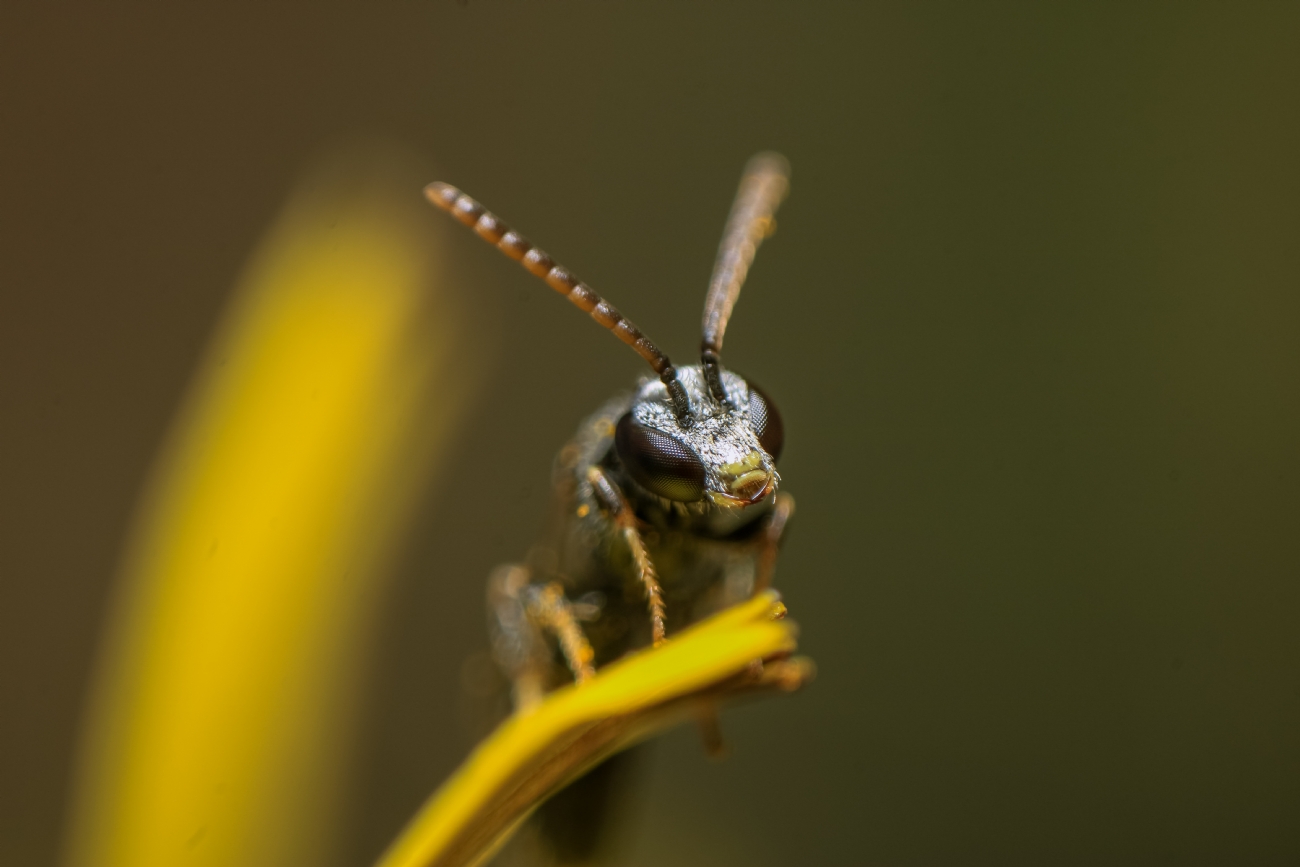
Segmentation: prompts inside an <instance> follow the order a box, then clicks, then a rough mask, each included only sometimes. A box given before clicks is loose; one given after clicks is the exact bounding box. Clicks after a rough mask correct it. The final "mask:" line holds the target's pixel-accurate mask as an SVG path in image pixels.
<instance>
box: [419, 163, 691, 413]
mask: <svg viewBox="0 0 1300 867" xmlns="http://www.w3.org/2000/svg"><path fill="white" fill-rule="evenodd" d="M424 195H425V197H426V198H427V199H428V200H429V201H431V202H433V203H434V204H435V205H437V206H438V207H439V208H442V209H443V210H444V211H447V212H449V213H450V214H451V215H452V216H453V217H455V218H456V219H457V220H460V221H461V222H462V223H464V224H465V225H466V226H469V227H470V228H471V229H473V230H474V231H475V232H476V233H478V236H479V237H480V238H482V239H483V240H485V241H487V242H488V243H491V244H495V245H496V248H497V249H498V250H500V251H501V252H502V253H505V254H506V255H507V256H509V257H510V258H511V259H514V260H515V261H516V262H518V263H519V264H521V265H523V266H524V268H525V269H526V270H527V271H528V273H530V274H532V275H533V276H534V277H541V278H542V279H543V280H545V281H546V285H547V286H550V287H551V288H552V289H554V290H555V291H556V292H559V293H560V294H561V295H564V296H565V297H566V298H568V299H569V300H570V301H572V302H573V303H574V304H575V305H576V306H578V307H579V308H581V309H583V310H585V311H586V312H588V313H590V314H591V318H592V319H595V320H596V321H597V322H599V323H600V324H601V325H603V326H605V327H606V328H608V329H609V330H610V331H612V332H614V336H615V337H617V338H618V339H619V340H621V341H623V342H624V343H626V344H627V345H628V346H630V347H632V348H633V349H635V350H636V352H637V354H638V355H640V356H641V357H642V358H644V359H645V360H646V361H648V362H649V363H650V366H651V367H652V368H654V372H655V373H657V374H659V379H660V380H662V381H663V384H664V386H665V387H666V388H667V389H668V397H669V398H670V399H671V400H672V404H673V414H674V415H676V416H677V419H678V421H680V422H682V424H689V423H690V419H691V405H690V402H689V401H688V400H687V398H686V389H685V388H683V387H682V384H681V382H680V381H679V380H678V379H677V370H676V369H675V368H674V367H673V364H672V362H671V361H669V360H668V356H667V355H664V353H663V352H662V351H661V350H660V349H659V347H657V346H655V345H654V343H653V342H651V340H650V338H649V337H646V336H645V335H644V334H642V333H641V332H640V330H639V329H637V327H636V326H635V325H633V324H632V323H631V322H630V321H628V320H627V319H626V318H624V316H623V314H622V313H619V312H618V311H617V310H615V309H614V305H613V304H610V303H609V302H608V301H606V300H605V299H604V298H601V297H600V296H599V295H597V294H596V293H595V292H594V291H593V290H592V288H591V287H590V286H588V285H587V284H586V283H583V282H582V281H581V280H579V279H578V278H577V277H575V276H574V275H573V274H572V273H570V272H569V270H568V269H566V268H563V267H561V266H560V265H557V264H556V263H555V260H554V259H552V258H551V257H550V256H548V255H546V253H544V252H542V250H541V249H540V248H538V247H534V246H533V245H532V243H531V242H530V241H528V239H526V238H525V237H524V236H523V235H520V234H519V233H518V232H516V231H515V230H514V229H512V228H510V227H509V226H507V225H506V224H505V223H503V222H501V220H500V219H499V218H498V217H497V215H496V214H494V213H492V212H491V211H489V210H487V209H486V208H484V207H483V206H482V205H480V204H479V203H478V202H476V201H474V200H473V199H471V198H470V197H469V196H467V195H465V194H464V193H462V192H461V191H460V190H458V189H456V188H455V187H453V186H452V185H451V184H444V183H442V182H440V181H439V182H435V183H432V184H429V186H427V187H425V188H424Z"/></svg>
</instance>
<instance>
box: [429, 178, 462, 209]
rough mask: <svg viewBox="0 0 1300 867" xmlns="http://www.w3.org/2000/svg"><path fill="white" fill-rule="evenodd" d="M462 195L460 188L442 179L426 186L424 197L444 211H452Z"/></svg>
mask: <svg viewBox="0 0 1300 867" xmlns="http://www.w3.org/2000/svg"><path fill="white" fill-rule="evenodd" d="M460 196H461V193H460V190H458V189H456V188H455V187H453V186H452V185H451V184H444V183H443V182H442V181H434V182H433V183H431V184H429V186H427V187H425V188H424V197H425V198H426V199H428V200H429V201H430V202H432V203H433V204H435V205H437V206H438V207H439V208H442V209H443V210H444V211H450V210H451V209H452V208H453V207H454V206H455V204H456V200H457V199H459V198H460Z"/></svg>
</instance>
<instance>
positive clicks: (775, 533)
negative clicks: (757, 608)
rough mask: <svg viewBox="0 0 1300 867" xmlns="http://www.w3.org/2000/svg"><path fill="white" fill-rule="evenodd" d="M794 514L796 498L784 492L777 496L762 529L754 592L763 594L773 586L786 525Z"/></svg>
mask: <svg viewBox="0 0 1300 867" xmlns="http://www.w3.org/2000/svg"><path fill="white" fill-rule="evenodd" d="M793 514H794V497H792V496H790V495H789V494H787V493H785V492H784V491H782V492H781V493H779V494H777V495H776V503H775V505H774V506H773V508H772V513H771V514H770V515H768V516H767V524H766V526H764V527H763V528H762V530H761V531H760V535H759V541H758V566H757V568H756V569H755V570H754V592H755V593H762V592H763V591H764V590H766V589H767V588H768V587H771V586H772V576H773V575H774V574H775V573H776V554H777V551H778V550H779V549H780V547H781V539H782V538H783V537H784V536H785V528H786V524H788V523H789V522H790V516H791V515H793Z"/></svg>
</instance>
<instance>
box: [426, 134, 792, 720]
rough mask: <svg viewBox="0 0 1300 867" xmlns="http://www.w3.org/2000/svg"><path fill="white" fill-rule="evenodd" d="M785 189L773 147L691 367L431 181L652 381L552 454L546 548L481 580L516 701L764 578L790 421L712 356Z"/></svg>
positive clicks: (780, 520)
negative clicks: (642, 364) (640, 362)
mask: <svg viewBox="0 0 1300 867" xmlns="http://www.w3.org/2000/svg"><path fill="white" fill-rule="evenodd" d="M788 185H789V165H788V164H787V162H786V160H785V158H784V157H781V156H780V155H778V154H773V153H761V154H758V155H757V156H755V157H753V158H752V159H751V160H750V161H749V163H748V164H747V165H746V167H745V170H744V173H743V175H742V177H741V181H740V187H739V190H738V191H737V194H736V198H735V201H734V203H733V204H732V208H731V214H730V216H729V218H728V220H727V224H726V228H725V231H724V233H723V238H722V242H721V244H720V246H719V249H718V255H717V259H716V262H715V264H714V268H713V276H712V279H711V280H710V283H709V289H708V294H707V297H706V300H705V304H704V321H703V339H702V342H701V350H700V362H699V364H692V365H686V366H683V367H675V366H674V365H673V364H672V362H671V361H669V359H668V356H667V355H665V354H664V353H663V352H662V351H661V350H660V349H659V347H658V346H657V345H656V344H655V343H653V342H652V341H651V340H650V339H649V338H648V337H646V336H645V335H644V334H643V333H642V332H641V331H640V330H639V329H637V327H636V326H634V325H633V324H632V323H631V322H630V321H628V319H627V318H626V317H624V316H623V315H622V314H621V313H619V312H618V311H617V310H616V309H615V308H614V307H613V306H612V305H610V304H609V302H607V301H605V299H603V298H602V297H601V296H599V295H597V294H596V293H595V292H594V291H593V290H592V289H591V288H590V287H589V286H587V285H586V284H585V283H583V282H581V281H580V280H579V279H578V278H577V277H575V276H574V275H573V274H572V272H570V271H569V270H567V269H566V268H564V267H562V266H560V265H558V264H556V263H555V261H554V260H553V259H552V258H551V257H550V256H548V255H547V254H546V253H544V252H543V251H542V250H541V249H539V248H537V247H535V246H533V245H532V244H531V243H530V242H529V241H527V240H526V239H525V238H524V237H523V236H521V235H520V234H519V233H517V232H515V231H514V230H513V229H511V228H509V227H508V226H506V225H505V224H504V223H503V222H502V221H501V220H500V219H499V218H498V217H497V216H496V215H495V214H492V213H491V212H489V211H487V210H486V209H485V208H484V207H483V206H482V205H480V204H479V203H478V202H476V201H475V200H474V199H472V198H470V197H469V196H467V195H465V194H464V193H462V192H461V191H460V190H458V189H456V188H455V187H452V186H450V185H448V184H444V183H434V184H430V185H429V186H428V187H426V188H425V195H426V196H427V197H428V199H429V200H430V201H431V202H433V204H435V205H437V206H438V207H440V208H442V209H443V210H446V211H448V212H450V213H451V214H452V215H453V216H454V217H456V219H458V220H459V221H460V222H462V223H464V224H465V225H467V226H470V227H471V228H473V230H474V231H475V232H476V233H477V234H478V235H479V236H480V237H482V238H483V239H484V240H486V241H488V242H489V243H491V244H493V245H495V246H496V247H497V248H498V249H499V250H501V251H502V252H503V253H505V254H506V255H507V256H509V257H510V258H512V259H514V260H516V261H518V262H519V263H520V264H522V265H523V266H524V268H525V269H527V270H528V271H529V273H531V274H533V275H534V276H537V277H540V278H542V279H543V280H544V281H545V282H546V283H547V285H549V286H550V287H551V288H552V289H554V290H556V291H557V292H559V293H561V294H563V295H565V296H566V297H567V298H568V299H569V300H570V301H571V302H573V303H574V304H575V305H577V306H578V307H579V308H581V309H582V310H584V311H586V312H587V313H589V314H590V315H591V317H592V318H593V319H595V320H596V321H597V322H598V323H600V324H601V325H602V326H604V327H605V328H607V329H609V330H610V331H611V332H613V333H614V336H616V337H617V338H618V339H619V340H621V341H622V342H623V343H625V344H627V345H628V346H630V347H631V348H632V349H633V350H635V351H636V352H637V354H638V355H640V356H641V357H642V358H643V359H645V361H646V362H648V363H649V365H650V367H651V369H652V370H653V371H654V373H655V374H657V376H656V377H645V378H644V379H642V380H641V382H640V383H639V384H638V385H637V386H636V388H635V389H634V390H632V391H631V392H630V393H627V394H624V395H620V396H618V397H616V398H614V399H612V400H610V401H609V402H608V403H606V404H605V405H604V406H603V407H601V408H600V409H599V410H597V411H596V413H595V414H594V415H592V416H591V417H590V418H588V419H587V420H586V421H584V422H583V423H582V425H581V427H580V428H579V430H578V433H577V435H576V436H575V437H574V439H573V440H572V441H571V442H569V444H568V445H566V446H565V447H564V448H563V449H562V450H561V452H560V454H559V456H558V458H557V460H556V464H555V468H554V477H553V489H554V490H553V497H552V501H553V509H552V516H551V520H550V522H549V525H548V527H547V530H546V532H545V533H544V534H543V538H542V540H541V542H540V543H539V544H538V545H536V546H535V547H534V548H533V549H532V550H531V552H530V553H529V555H528V558H527V560H526V562H524V563H521V564H513V565H508V566H503V567H500V568H499V569H497V570H496V571H495V572H494V573H493V575H492V577H491V579H490V581H489V589H488V599H489V621H490V627H491V632H492V650H493V656H494V658H495V660H496V662H497V664H498V665H499V666H500V668H501V669H502V671H503V672H504V673H505V675H506V676H507V677H508V678H509V680H510V681H511V683H512V688H513V698H514V704H515V706H516V708H526V707H528V706H530V705H532V704H534V703H536V702H538V701H540V700H541V698H542V696H543V695H544V694H545V693H546V692H547V691H549V690H551V689H554V688H556V687H558V686H561V685H563V684H565V683H570V682H573V681H576V682H577V683H579V684H581V683H582V682H584V681H586V680H588V679H589V678H591V677H592V676H593V675H594V673H595V671H596V669H597V668H598V667H599V666H601V665H604V664H606V663H608V662H610V661H613V660H614V659H617V658H618V657H620V656H622V655H623V654H625V653H626V652H628V651H629V650H632V649H634V648H637V647H642V646H646V645H658V644H660V643H662V642H664V641H665V640H667V639H668V638H669V636H671V634H672V633H674V632H675V631H677V630H680V629H681V628H683V627H685V626H687V625H689V624H691V623H693V622H695V621H697V620H699V619H701V618H703V617H706V616H707V615H709V614H711V613H714V612H716V611H718V610H721V609H723V608H726V607H728V606H730V605H733V604H735V603H737V602H739V601H742V600H743V599H745V598H748V597H749V596H750V595H752V594H753V593H754V592H756V591H757V590H760V589H763V588H765V587H767V586H768V585H769V584H770V583H771V580H772V575H773V571H774V568H775V564H776V553H777V548H778V545H779V543H780V541H781V538H782V535H783V533H784V531H785V528H786V526H787V523H788V521H789V519H790V516H791V515H792V514H793V511H794V500H793V498H792V497H791V496H790V495H789V494H788V493H786V492H785V491H783V490H779V488H780V484H781V482H780V476H779V475H778V473H777V469H776V464H777V459H778V458H779V457H780V454H781V450H782V446H783V443H784V427H783V424H782V420H781V415H780V413H779V412H778V411H777V408H776V404H775V403H773V401H772V399H771V397H770V396H769V395H768V394H767V393H766V392H764V391H763V390H762V389H761V388H760V387H759V386H758V385H756V384H755V383H753V382H750V381H749V380H747V379H745V378H744V377H742V376H740V375H739V374H737V373H735V372H733V371H730V370H727V369H725V368H724V367H723V366H722V361H721V353H722V342H723V336H724V335H725V333H726V330H727V323H728V321H729V320H730V318H731V313H732V309H733V307H734V306H735V303H736V299H737V297H738V296H739V294H740V289H741V286H742V285H743V283H744V281H745V277H746V275H747V273H748V271H749V267H750V264H751V263H752V261H753V258H754V254H755V251H756V250H757V249H758V247H759V245H760V244H761V243H762V241H763V239H764V238H765V237H767V236H768V235H770V234H771V233H772V231H773V229H774V228H775V220H774V214H775V211H776V208H777V206H778V205H779V204H780V202H781V200H782V199H783V198H784V196H785V193H786V190H787V188H788Z"/></svg>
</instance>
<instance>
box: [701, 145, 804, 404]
mask: <svg viewBox="0 0 1300 867" xmlns="http://www.w3.org/2000/svg"><path fill="white" fill-rule="evenodd" d="M789 187H790V163H788V162H787V161H786V158H785V157H783V156H781V155H780V154H777V153H770V152H768V153H761V154H758V155H756V156H754V157H753V158H752V159H750V161H749V162H748V163H747V164H746V165H745V172H744V174H743V175H742V176H741V178H740V189H738V190H737V191H736V200H735V201H734V202H733V203H732V205H731V215H730V216H729V217H727V227H726V229H724V230H723V233H722V243H721V244H719V245H718V258H717V259H716V260H715V261H714V263H713V277H712V279H711V280H710V281H709V294H708V297H707V298H705V300H704V340H703V341H702V342H701V344H700V362H701V365H702V366H703V368H704V380H705V382H707V383H708V384H709V393H710V394H712V395H713V397H714V399H715V400H717V401H719V402H723V401H725V400H726V399H727V392H726V389H724V388H723V387H722V374H721V367H720V365H721V356H722V338H723V335H725V334H726V333H727V321H728V320H729V319H731V309H732V308H733V307H735V306H736V298H738V297H739V296H740V287H741V286H743V285H744V283H745V277H746V275H748V274H749V266H750V263H751V262H753V261H754V254H755V253H756V252H758V245H759V244H761V243H763V239H764V238H766V237H767V236H768V235H770V234H772V233H773V232H774V231H776V220H775V219H774V218H773V215H774V214H775V213H776V209H777V206H779V205H780V204H781V200H782V199H784V198H785V193H786V190H787V189H789Z"/></svg>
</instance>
